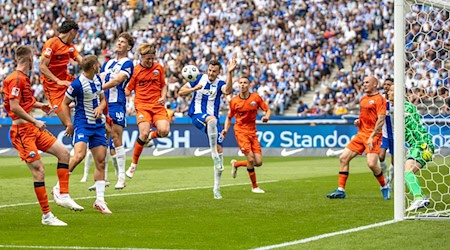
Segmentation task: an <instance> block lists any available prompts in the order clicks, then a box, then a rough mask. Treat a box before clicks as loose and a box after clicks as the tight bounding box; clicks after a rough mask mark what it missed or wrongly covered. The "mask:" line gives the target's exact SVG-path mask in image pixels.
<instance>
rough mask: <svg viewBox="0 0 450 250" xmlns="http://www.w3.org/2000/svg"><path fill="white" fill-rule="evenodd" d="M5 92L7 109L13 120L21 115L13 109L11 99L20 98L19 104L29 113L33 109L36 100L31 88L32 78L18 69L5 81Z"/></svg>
mask: <svg viewBox="0 0 450 250" xmlns="http://www.w3.org/2000/svg"><path fill="white" fill-rule="evenodd" d="M3 94H4V96H5V109H6V111H7V112H8V115H9V116H10V117H11V119H13V120H17V119H19V118H20V117H18V116H17V115H15V114H14V112H12V111H11V107H10V105H9V100H11V99H18V100H19V105H20V106H21V107H22V108H23V110H25V112H27V113H29V112H30V111H31V110H32V109H33V104H34V103H35V102H36V99H34V96H33V90H32V89H31V84H30V79H29V78H28V76H27V75H25V74H24V73H23V72H21V71H18V70H16V71H13V72H12V73H11V74H10V75H9V76H8V77H7V78H6V79H5V81H4V82H3Z"/></svg>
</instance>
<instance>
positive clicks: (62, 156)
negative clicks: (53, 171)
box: [56, 149, 70, 163]
mask: <svg viewBox="0 0 450 250" xmlns="http://www.w3.org/2000/svg"><path fill="white" fill-rule="evenodd" d="M56 158H58V162H64V163H69V160H70V152H69V150H67V149H64V150H59V151H58V154H57V155H56Z"/></svg>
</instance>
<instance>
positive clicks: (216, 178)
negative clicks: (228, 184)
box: [213, 168, 222, 190]
mask: <svg viewBox="0 0 450 250" xmlns="http://www.w3.org/2000/svg"><path fill="white" fill-rule="evenodd" d="M213 169H214V190H220V180H221V179H222V172H221V171H218V170H217V169H216V168H213Z"/></svg>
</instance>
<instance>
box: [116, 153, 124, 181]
mask: <svg viewBox="0 0 450 250" xmlns="http://www.w3.org/2000/svg"><path fill="white" fill-rule="evenodd" d="M116 160H117V169H118V172H119V173H118V175H117V177H118V178H123V179H125V163H126V158H125V149H124V148H123V146H120V147H116Z"/></svg>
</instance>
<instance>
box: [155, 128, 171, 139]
mask: <svg viewBox="0 0 450 250" xmlns="http://www.w3.org/2000/svg"><path fill="white" fill-rule="evenodd" d="M169 132H170V131H169V128H163V129H160V130H158V135H159V137H167V136H168V135H169Z"/></svg>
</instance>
